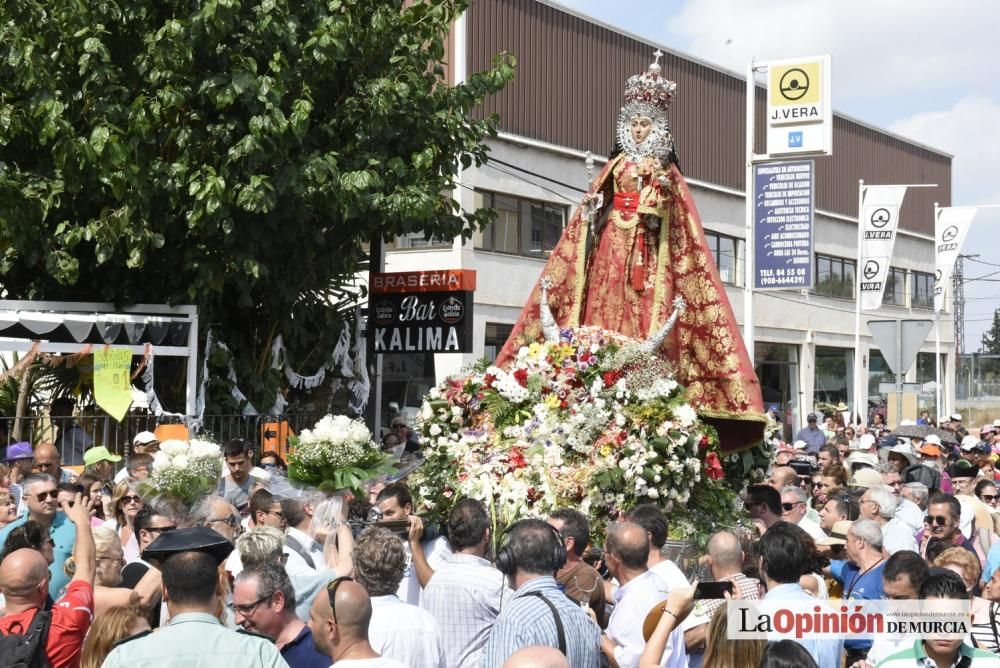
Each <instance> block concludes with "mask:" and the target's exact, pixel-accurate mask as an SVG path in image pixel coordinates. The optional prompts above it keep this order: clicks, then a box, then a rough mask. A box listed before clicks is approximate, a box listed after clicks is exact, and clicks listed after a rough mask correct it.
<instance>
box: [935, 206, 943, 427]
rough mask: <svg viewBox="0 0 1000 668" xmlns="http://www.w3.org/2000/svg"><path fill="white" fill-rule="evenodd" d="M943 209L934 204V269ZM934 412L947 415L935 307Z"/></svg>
mask: <svg viewBox="0 0 1000 668" xmlns="http://www.w3.org/2000/svg"><path fill="white" fill-rule="evenodd" d="M940 212H941V209H940V207H939V206H938V203H937V202H934V267H935V269H936V268H937V220H938V215H939V214H940ZM934 411H935V413H936V414H935V416H934V419H935V424H937V422H936V421H937V418H939V417H941V416H942V415H944V414H945V413H944V412H942V410H941V311H940V310H938V308H937V306H936V305H935V307H934Z"/></svg>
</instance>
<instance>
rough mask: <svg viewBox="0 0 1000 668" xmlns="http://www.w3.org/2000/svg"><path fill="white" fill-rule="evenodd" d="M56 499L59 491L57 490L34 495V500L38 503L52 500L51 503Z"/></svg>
mask: <svg viewBox="0 0 1000 668" xmlns="http://www.w3.org/2000/svg"><path fill="white" fill-rule="evenodd" d="M58 498H59V490H57V489H50V490H49V491H47V492H39V493H38V494H35V500H36V501H38V502H39V503H42V502H43V501H45V499H52V500H53V501H55V500H56V499H58Z"/></svg>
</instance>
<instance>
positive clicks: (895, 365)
mask: <svg viewBox="0 0 1000 668" xmlns="http://www.w3.org/2000/svg"><path fill="white" fill-rule="evenodd" d="M933 327H934V321H933V320H869V321H868V330H869V331H870V332H871V333H872V338H873V339H874V340H875V343H876V344H877V345H878V348H879V350H880V351H882V357H883V358H885V362H886V364H888V365H889V370H890V371H892V372H893V373H894V374H896V375H897V376H903V375H905V374H906V372H907V371H909V370H910V367H911V366H913V363H914V362H915V361H916V360H917V353H918V352H919V351H920V346H921V345H923V343H924V341H925V340H926V339H927V335H928V334H930V332H931V329H933ZM897 328H898V329H897Z"/></svg>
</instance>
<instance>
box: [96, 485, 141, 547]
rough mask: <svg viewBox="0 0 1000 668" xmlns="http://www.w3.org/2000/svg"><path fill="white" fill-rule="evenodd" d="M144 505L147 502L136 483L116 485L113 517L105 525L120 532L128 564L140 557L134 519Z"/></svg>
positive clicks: (113, 499) (112, 500)
mask: <svg viewBox="0 0 1000 668" xmlns="http://www.w3.org/2000/svg"><path fill="white" fill-rule="evenodd" d="M144 505H146V504H145V503H144V502H143V500H142V497H140V496H139V494H138V493H137V492H136V487H135V484H134V483H130V482H120V483H118V484H117V485H115V491H114V494H113V495H112V497H111V507H112V513H113V517H111V518H110V519H108V520H107V521H106V522H105V523H104V524H103V526H106V527H109V528H111V529H114V531H115V533H117V534H118V538H119V540H120V541H121V544H122V545H123V546H124V551H125V563H126V564H130V563H132V562H133V561H135V560H136V559H138V558H139V543H138V541H137V540H136V537H135V532H134V531H133V529H132V521H133V520H134V519H135V515H136V513H138V512H139V511H140V510H141V509H142V507H143V506H144ZM122 565H124V564H122Z"/></svg>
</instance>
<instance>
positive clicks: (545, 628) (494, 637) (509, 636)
mask: <svg viewBox="0 0 1000 668" xmlns="http://www.w3.org/2000/svg"><path fill="white" fill-rule="evenodd" d="M533 591H537V592H539V593H540V594H542V595H543V596H544V597H545V598H546V599H548V601H549V602H550V603H552V605H553V606H555V609H556V611H557V612H558V613H559V619H560V620H561V621H562V624H563V630H564V633H565V637H566V658H567V659H569V665H571V666H573V668H597V667H598V665H599V662H600V658H599V657H600V654H601V649H600V645H601V629H600V628H598V626H597V624H595V623H594V621H593V620H592V619H591V618H590V617H588V616H587V613H585V612H584V611H583V609H582V608H581V607H580V604H579V603H574V602H573V601H570V600H569V599H568V598H566V595H565V594H563V593H562V591H560V590H559V585H558V584H557V583H556V580H555V578H553V577H550V576H543V577H539V578H535V579H533V580H529V581H528V582H526V583H524V584H523V585H521V587H520V588H518V590H517V593H516V594H515V595H514V598H513V600H511V601H505V602H504V604H503V609H502V610H501V611H500V615H499V616H498V617H497V621H496V623H494V625H493V631H492V633H490V639H489V641H488V642H487V643H486V650H485V651H484V652H483V656H482V659H481V663H480V665H481V666H482V668H500V666H502V665H503V663H504V662H505V661H506V660H507V659H508V658H509V657H510V655H511V654H513V653H514V652H516V651H517V650H519V649H523V648H525V647H531V646H532V645H545V646H548V647H555V648H557V649H558V647H559V640H558V637H559V636H558V632H557V630H556V620H555V616H554V615H553V614H552V610H551V609H550V608H549V606H547V605H545V601H542V600H541V599H539V598H538V597H537V596H534V595H529V592H533Z"/></svg>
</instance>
